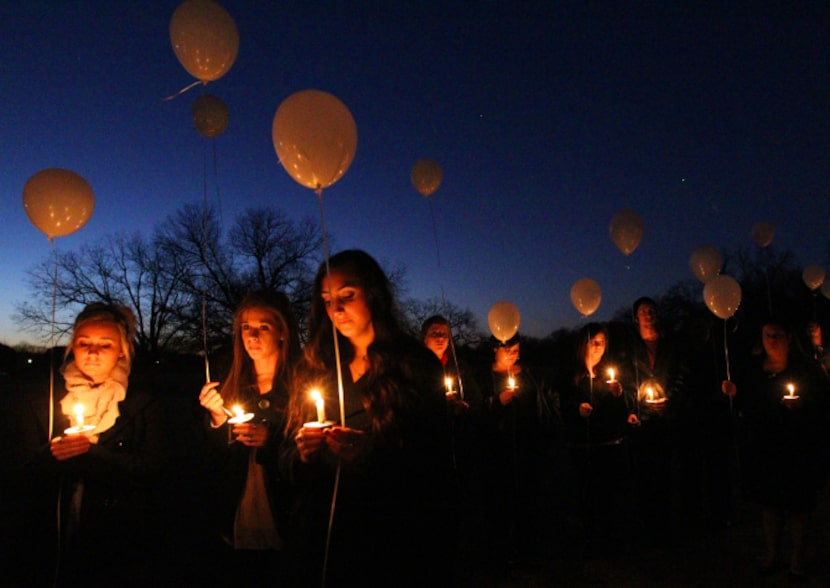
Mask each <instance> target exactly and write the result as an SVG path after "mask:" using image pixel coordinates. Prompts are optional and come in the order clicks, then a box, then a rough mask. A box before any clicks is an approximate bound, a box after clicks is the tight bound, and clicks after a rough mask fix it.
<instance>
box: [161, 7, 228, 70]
mask: <svg viewBox="0 0 830 588" xmlns="http://www.w3.org/2000/svg"><path fill="white" fill-rule="evenodd" d="M170 43H171V44H172V45H173V52H174V53H175V54H176V57H177V58H178V60H179V63H181V64H182V66H183V67H184V68H185V69H186V70H187V71H188V73H189V74H190V75H192V76H193V77H194V78H196V79H198V80H201V81H202V82H203V83H205V84H206V83H208V82H212V81H214V80H218V79H219V78H221V77H222V76H223V75H225V74H226V73H228V70H229V69H230V68H231V66H232V65H233V63H234V61H236V55H237V53H238V52H239V31H238V30H237V28H236V23H235V22H234V20H233V17H232V16H231V15H230V14H228V11H227V10H225V9H224V8H223V7H222V6H221V5H220V4H219V3H217V2H214V1H213V0H185V1H184V2H182V3H181V4H179V7H178V8H176V10H175V11H174V12H173V16H172V17H171V18H170Z"/></svg>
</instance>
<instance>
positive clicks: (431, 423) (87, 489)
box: [0, 250, 830, 587]
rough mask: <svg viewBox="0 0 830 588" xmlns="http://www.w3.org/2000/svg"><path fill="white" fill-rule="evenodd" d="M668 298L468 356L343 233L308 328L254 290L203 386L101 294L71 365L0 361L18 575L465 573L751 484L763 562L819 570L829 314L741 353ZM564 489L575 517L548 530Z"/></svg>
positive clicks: (703, 505) (10, 578)
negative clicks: (560, 342) (693, 325)
mask: <svg viewBox="0 0 830 588" xmlns="http://www.w3.org/2000/svg"><path fill="white" fill-rule="evenodd" d="M658 310H659V309H658V307H657V304H656V303H655V301H654V300H652V299H650V298H640V299H638V300H637V301H635V302H634V304H633V306H632V317H633V321H632V325H631V327H632V328H631V329H630V332H625V331H620V330H619V329H614V330H612V329H610V328H609V325H605V324H601V323H598V322H590V323H587V324H585V325H584V326H583V327H582V328H580V329H578V330H575V331H574V332H573V333H572V340H571V342H570V343H571V344H570V345H569V347H568V352H567V354H566V355H564V356H562V357H556V358H550V361H549V362H537V364H534V365H528V363H527V362H523V361H521V351H522V348H521V345H522V338H521V335H520V334H519V333H516V334H515V335H513V336H512V337H511V338H509V339H507V340H506V341H502V340H499V339H496V338H495V337H493V338H491V339H490V342H489V345H487V346H486V352H485V354H484V355H482V356H473V355H471V354H469V353H465V354H462V353H461V350H459V349H456V346H455V343H454V341H453V336H452V328H451V325H450V323H449V321H448V320H447V319H446V318H445V317H442V316H433V317H430V318H429V319H427V320H426V321H425V322H424V323H423V325H422V328H421V331H420V338H419V336H418V335H417V334H412V333H409V332H408V331H407V330H406V329H405V328H404V326H403V325H402V323H401V321H400V318H399V313H398V310H397V307H396V304H395V299H394V296H393V290H392V287H391V285H390V283H389V279H388V277H387V275H386V274H385V272H384V271H383V269H382V268H381V266H380V265H379V264H378V263H377V261H376V260H375V259H374V258H372V257H371V256H370V255H369V254H367V253H365V252H363V251H360V250H345V251H341V252H339V253H337V254H335V255H333V256H332V257H331V258H330V259H328V260H327V261H326V263H324V264H322V265H321V266H320V268H319V270H318V272H317V274H316V277H315V280H314V283H313V296H312V302H311V310H310V316H309V317H308V320H307V336H306V342H305V344H304V345H302V346H301V344H300V337H299V335H300V333H299V329H298V321H297V320H296V318H295V317H294V316H293V314H292V310H291V305H290V304H289V301H288V299H287V298H286V297H285V296H284V295H283V294H281V293H278V292H253V293H250V294H249V295H248V296H246V297H245V299H244V300H243V301H242V303H241V304H240V305H239V307H238V309H237V311H236V313H235V315H234V318H233V333H232V339H233V346H232V349H231V350H230V353H229V358H228V361H227V362H226V363H227V364H228V365H227V367H225V368H223V369H222V372H223V373H221V374H219V376H220V377H219V378H218V379H216V380H213V379H212V378H210V377H209V374H207V376H208V377H207V378H205V379H206V380H208V381H206V382H203V383H202V384H201V389H199V385H198V384H196V383H195V382H194V383H191V380H189V379H184V380H182V379H180V378H175V377H173V376H172V375H171V374H168V373H165V371H164V370H163V369H158V368H157V369H143V370H140V369H135V370H134V369H133V363H134V352H133V340H134V334H135V325H134V318H133V315H132V312H131V311H130V310H129V309H128V308H126V307H122V306H118V305H112V304H104V303H95V304H91V305H89V306H88V307H86V308H85V309H84V310H83V311H82V312H81V313H80V314H79V315H78V316H77V318H76V320H75V324H74V328H73V329H72V333H71V339H70V342H69V345H68V346H67V348H66V354H65V356H64V358H63V359H62V361H61V362H60V363H59V365H58V364H57V363H55V366H54V367H52V366H50V368H51V369H47V370H41V372H42V373H37V374H35V376H34V377H32V376H31V375H29V374H27V375H26V376H22V375H20V374H18V373H15V372H14V371H11V372H9V373H6V372H5V371H4V372H2V373H0V386H2V388H3V390H2V398H0V402H2V410H0V419H2V422H0V430H2V436H3V442H4V443H3V450H2V451H3V453H2V457H3V462H4V463H3V468H4V482H3V485H2V492H3V494H2V495H0V504H2V508H3V512H2V515H3V516H2V525H3V528H2V530H1V531H2V536H0V549H2V553H0V557H1V558H2V561H3V562H4V565H5V567H6V568H7V569H4V570H3V571H2V575H3V578H4V580H5V581H6V582H7V583H8V584H9V585H11V586H81V585H83V586H87V587H89V586H104V585H121V586H132V585H154V586H166V585H169V586H179V585H202V586H220V585H227V584H230V583H237V582H240V581H241V582H243V583H252V582H256V583H266V584H280V585H287V586H314V585H323V586H355V585H363V586H381V585H382V586H453V585H457V584H456V576H455V572H457V571H458V570H459V569H460V568H461V567H463V566H476V567H479V568H481V569H482V570H485V573H484V575H488V576H490V577H492V578H494V579H498V578H499V577H501V575H503V574H506V573H509V572H510V570H514V569H517V568H522V567H525V568H532V567H533V566H535V565H538V564H539V563H540V562H541V560H543V559H544V558H545V557H548V556H549V555H550V554H549V553H546V552H545V550H544V548H543V547H544V546H545V545H546V542H545V541H544V540H543V536H545V535H550V533H551V532H553V533H567V534H570V535H571V537H569V541H570V542H572V543H574V544H577V545H578V546H579V548H578V549H577V550H576V553H577V555H578V556H579V557H584V558H592V557H598V556H602V557H605V556H609V555H612V556H614V555H615V556H624V555H625V553H626V545H627V543H631V542H635V543H636V544H638V545H661V546H670V545H671V544H672V541H673V539H674V538H675V537H676V535H677V534H678V533H682V532H683V524H684V521H683V520H678V518H677V513H678V512H681V513H685V514H686V517H687V518H695V519H697V520H701V519H706V520H707V521H709V522H710V523H711V524H712V525H713V527H716V526H723V525H728V524H729V523H730V521H731V520H732V517H733V516H734V515H735V512H734V508H735V504H734V497H735V495H736V494H740V495H741V496H744V497H746V498H747V499H749V500H753V501H755V502H756V503H757V504H758V505H759V507H760V511H761V512H762V520H761V521H760V522H759V525H761V526H762V528H763V536H764V538H765V542H764V545H759V546H758V548H759V554H760V558H761V559H760V564H759V569H758V573H760V574H762V575H772V574H775V573H777V572H779V571H782V570H787V571H788V573H789V576H790V579H791V580H793V581H800V580H803V579H804V578H805V577H806V574H807V573H808V571H809V570H808V565H809V563H808V561H807V560H806V558H805V553H806V548H805V537H806V536H807V534H806V533H805V528H806V527H807V526H808V524H809V522H810V513H811V512H812V511H813V510H814V509H815V508H816V500H817V494H818V491H819V489H820V488H821V486H822V484H824V482H825V478H826V476H827V474H828V472H830V459H828V453H827V449H826V448H824V446H823V444H822V442H821V441H822V437H821V435H822V431H823V430H824V428H825V427H827V426H828V424H830V416H829V415H830V379H828V373H827V367H826V366H827V365H828V362H827V361H826V358H825V356H824V355H823V346H822V341H821V331H820V325H818V324H817V323H811V324H810V325H805V327H804V329H803V333H804V334H809V339H807V340H806V341H805V343H807V345H808V346H809V347H808V348H807V349H805V348H804V346H803V345H802V338H801V337H800V336H799V332H798V331H797V330H795V329H793V327H792V326H791V325H789V324H787V323H786V321H783V320H781V319H779V318H776V317H767V318H766V319H765V320H764V321H761V324H759V325H757V328H758V335H759V337H758V341H757V346H755V347H753V348H751V349H750V348H746V349H739V350H738V353H737V354H736V353H735V352H733V353H732V356H731V358H730V356H729V354H728V352H726V350H725V349H723V348H720V349H719V348H718V344H717V341H716V340H713V338H712V336H711V335H712V333H711V329H709V328H706V325H701V326H702V328H700V329H698V330H697V331H696V332H694V333H692V332H691V331H686V332H684V335H683V336H680V335H679V332H678V331H677V330H674V329H669V328H664V325H662V324H661V321H660V317H659V312H658ZM713 350H714V353H713ZM730 359H731V364H730ZM724 362H725V363H726V364H727V365H726V366H724ZM55 368H57V369H55ZM55 371H57V372H59V375H58V376H55V375H54V372H55ZM214 371H215V367H214ZM183 382H187V383H186V384H183ZM182 386H185V387H190V386H192V389H187V390H181V389H177V388H181V387H182ZM736 473H737V474H738V475H737V476H736ZM565 487H566V488H565ZM563 488H564V489H563ZM552 497H556V498H555V499H557V500H572V501H573V505H574V509H575V513H576V517H575V522H574V524H573V525H569V526H568V527H567V528H560V529H552V528H551V527H552V526H555V525H557V524H560V523H561V521H558V520H554V518H553V517H551V516H549V514H550V512H551V508H550V506H551V505H550V501H551V500H553V499H554V498H552ZM678 505H680V508H679V509H678V508H677V506H678ZM785 530H786V531H787V532H788V533H789V535H790V540H789V541H787V542H786V545H787V546H788V548H789V549H788V552H787V553H785V552H784V549H783V545H784V543H782V541H781V535H782V533H783V532H784V531H785ZM627 539H630V540H631V541H629V542H627ZM34 560H36V561H37V564H36V565H28V564H26V563H24V562H31V561H34Z"/></svg>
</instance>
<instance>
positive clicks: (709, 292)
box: [703, 274, 741, 319]
mask: <svg viewBox="0 0 830 588" xmlns="http://www.w3.org/2000/svg"><path fill="white" fill-rule="evenodd" d="M703 300H704V302H706V306H707V307H708V308H709V310H711V311H712V312H713V313H714V314H715V316H717V317H720V318H722V319H728V318H730V317H731V316H732V315H734V314H735V312H736V311H737V310H738V307H739V306H740V305H741V285H740V284H739V283H738V280H736V279H735V278H733V277H732V276H727V275H725V274H724V275H720V276H716V277H714V278H712V279H711V280H709V281H708V282H706V285H705V286H703Z"/></svg>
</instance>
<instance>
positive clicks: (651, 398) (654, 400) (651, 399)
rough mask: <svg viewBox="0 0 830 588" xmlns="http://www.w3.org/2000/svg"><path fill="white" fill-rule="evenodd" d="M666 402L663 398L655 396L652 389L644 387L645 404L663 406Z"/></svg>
mask: <svg viewBox="0 0 830 588" xmlns="http://www.w3.org/2000/svg"><path fill="white" fill-rule="evenodd" d="M665 401H666V397H665V396H657V393H656V392H655V391H654V388H652V387H651V386H646V403H648V404H663V403H664V402H665Z"/></svg>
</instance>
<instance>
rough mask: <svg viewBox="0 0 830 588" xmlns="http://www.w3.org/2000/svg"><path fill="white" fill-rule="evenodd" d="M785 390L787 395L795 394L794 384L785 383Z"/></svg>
mask: <svg viewBox="0 0 830 588" xmlns="http://www.w3.org/2000/svg"><path fill="white" fill-rule="evenodd" d="M787 392H788V393H789V394H788V396H795V386H793V385H792V384H787Z"/></svg>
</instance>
